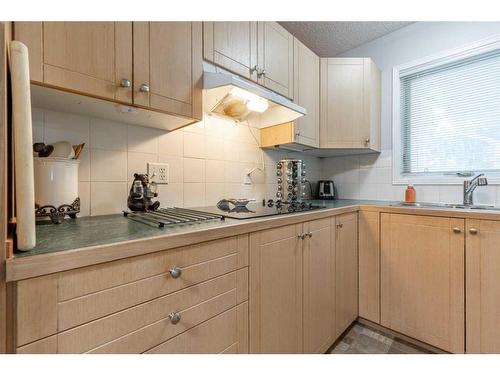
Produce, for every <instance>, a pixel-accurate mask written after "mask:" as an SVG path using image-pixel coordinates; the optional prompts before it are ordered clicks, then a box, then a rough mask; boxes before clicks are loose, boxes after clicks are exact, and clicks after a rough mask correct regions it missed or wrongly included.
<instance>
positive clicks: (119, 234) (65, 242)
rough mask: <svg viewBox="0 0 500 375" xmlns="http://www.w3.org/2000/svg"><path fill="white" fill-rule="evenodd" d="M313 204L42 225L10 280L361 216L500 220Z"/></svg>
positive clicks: (382, 206) (363, 204) (464, 213)
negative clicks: (182, 219) (258, 214)
mask: <svg viewBox="0 0 500 375" xmlns="http://www.w3.org/2000/svg"><path fill="white" fill-rule="evenodd" d="M309 202H311V203H313V204H316V205H320V206H322V207H323V209H320V210H313V211H307V212H300V213H293V214H287V215H276V216H268V217H262V218H254V219H246V220H237V219H225V220H223V221H222V220H214V221H210V222H203V223H193V224H185V225H179V226H173V227H164V228H155V227H152V226H149V225H147V224H143V223H139V222H136V221H133V220H130V219H127V218H125V217H124V216H123V215H121V214H117V215H107V216H94V217H84V218H78V219H67V220H65V221H64V222H63V223H62V224H59V225H54V224H41V225H37V227H36V235H37V245H36V247H35V248H34V249H33V250H30V251H27V252H16V253H15V254H14V257H13V258H10V259H7V264H6V279H7V281H16V280H21V279H26V278H30V277H35V276H41V275H45V274H50V273H54V272H60V271H65V270H69V269H73V268H78V267H84V266H89V265H94V264H98V263H103V262H108V261H113V260H117V259H123V258H128V257H132V256H138V255H143V254H147V253H152V252H156V251H161V250H167V249H173V248H176V247H181V246H188V245H191V244H195V243H200V242H204V241H211V240H215V239H219V238H224V237H230V236H238V235H244V234H247V233H250V232H255V231H259V230H264V229H268V228H274V227H278V226H282V225H289V224H298V223H301V222H304V221H308V220H316V219H321V218H324V217H328V216H331V215H332V214H342V213H346V212H354V211H359V210H368V211H379V212H392V213H403V214H419V215H432V216H441V217H454V218H463V219H488V220H500V212H499V211H488V210H463V209H451V208H441V207H440V208H414V207H394V206H392V204H393V203H396V202H390V201H373V200H347V199H342V200H334V201H319V200H313V201H309Z"/></svg>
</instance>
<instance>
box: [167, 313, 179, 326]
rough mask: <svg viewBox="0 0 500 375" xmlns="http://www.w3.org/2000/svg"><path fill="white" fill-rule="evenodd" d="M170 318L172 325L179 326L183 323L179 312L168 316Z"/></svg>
mask: <svg viewBox="0 0 500 375" xmlns="http://www.w3.org/2000/svg"><path fill="white" fill-rule="evenodd" d="M168 318H169V319H170V322H171V323H172V324H177V323H179V322H180V321H181V314H179V313H177V312H176V313H174V312H173V313H170V314H168Z"/></svg>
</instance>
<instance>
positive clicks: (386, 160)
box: [321, 150, 500, 205]
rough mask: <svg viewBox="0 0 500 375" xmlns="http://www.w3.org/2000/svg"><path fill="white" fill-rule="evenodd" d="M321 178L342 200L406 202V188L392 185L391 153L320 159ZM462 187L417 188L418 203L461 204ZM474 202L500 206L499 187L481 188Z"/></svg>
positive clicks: (424, 186) (417, 186)
mask: <svg viewBox="0 0 500 375" xmlns="http://www.w3.org/2000/svg"><path fill="white" fill-rule="evenodd" d="M321 168H322V176H323V178H324V179H331V180H333V181H334V182H335V186H336V188H337V191H338V195H339V197H340V198H344V199H376V200H395V201H402V200H404V191H405V189H406V186H405V185H393V184H392V150H385V151H382V152H381V153H380V154H370V155H354V156H343V157H335V158H328V159H322V160H321ZM462 189H463V188H462V185H415V190H416V191H417V201H422V202H442V203H461V202H462V199H463V195H462V194H463V190H462ZM474 203H476V204H489V205H500V185H488V186H479V187H478V188H477V189H476V190H475V191H474Z"/></svg>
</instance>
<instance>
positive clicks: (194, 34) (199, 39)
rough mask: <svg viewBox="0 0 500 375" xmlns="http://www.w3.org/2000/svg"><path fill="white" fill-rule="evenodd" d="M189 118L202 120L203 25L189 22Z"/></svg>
mask: <svg viewBox="0 0 500 375" xmlns="http://www.w3.org/2000/svg"><path fill="white" fill-rule="evenodd" d="M191 70H192V72H191V74H192V76H191V79H192V82H193V84H192V86H193V88H192V99H191V117H192V118H194V119H197V120H202V119H203V25H202V22H191Z"/></svg>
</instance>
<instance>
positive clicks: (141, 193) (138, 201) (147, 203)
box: [127, 173, 160, 211]
mask: <svg viewBox="0 0 500 375" xmlns="http://www.w3.org/2000/svg"><path fill="white" fill-rule="evenodd" d="M153 187H154V190H153ZM157 196H158V193H157V192H156V184H154V183H150V182H149V177H148V175H147V174H140V173H134V181H133V182H132V186H131V187H130V192H129V194H128V199H127V206H128V208H129V209H130V210H131V211H156V210H157V209H158V207H160V202H159V201H156V202H153V198H156V197H157Z"/></svg>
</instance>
